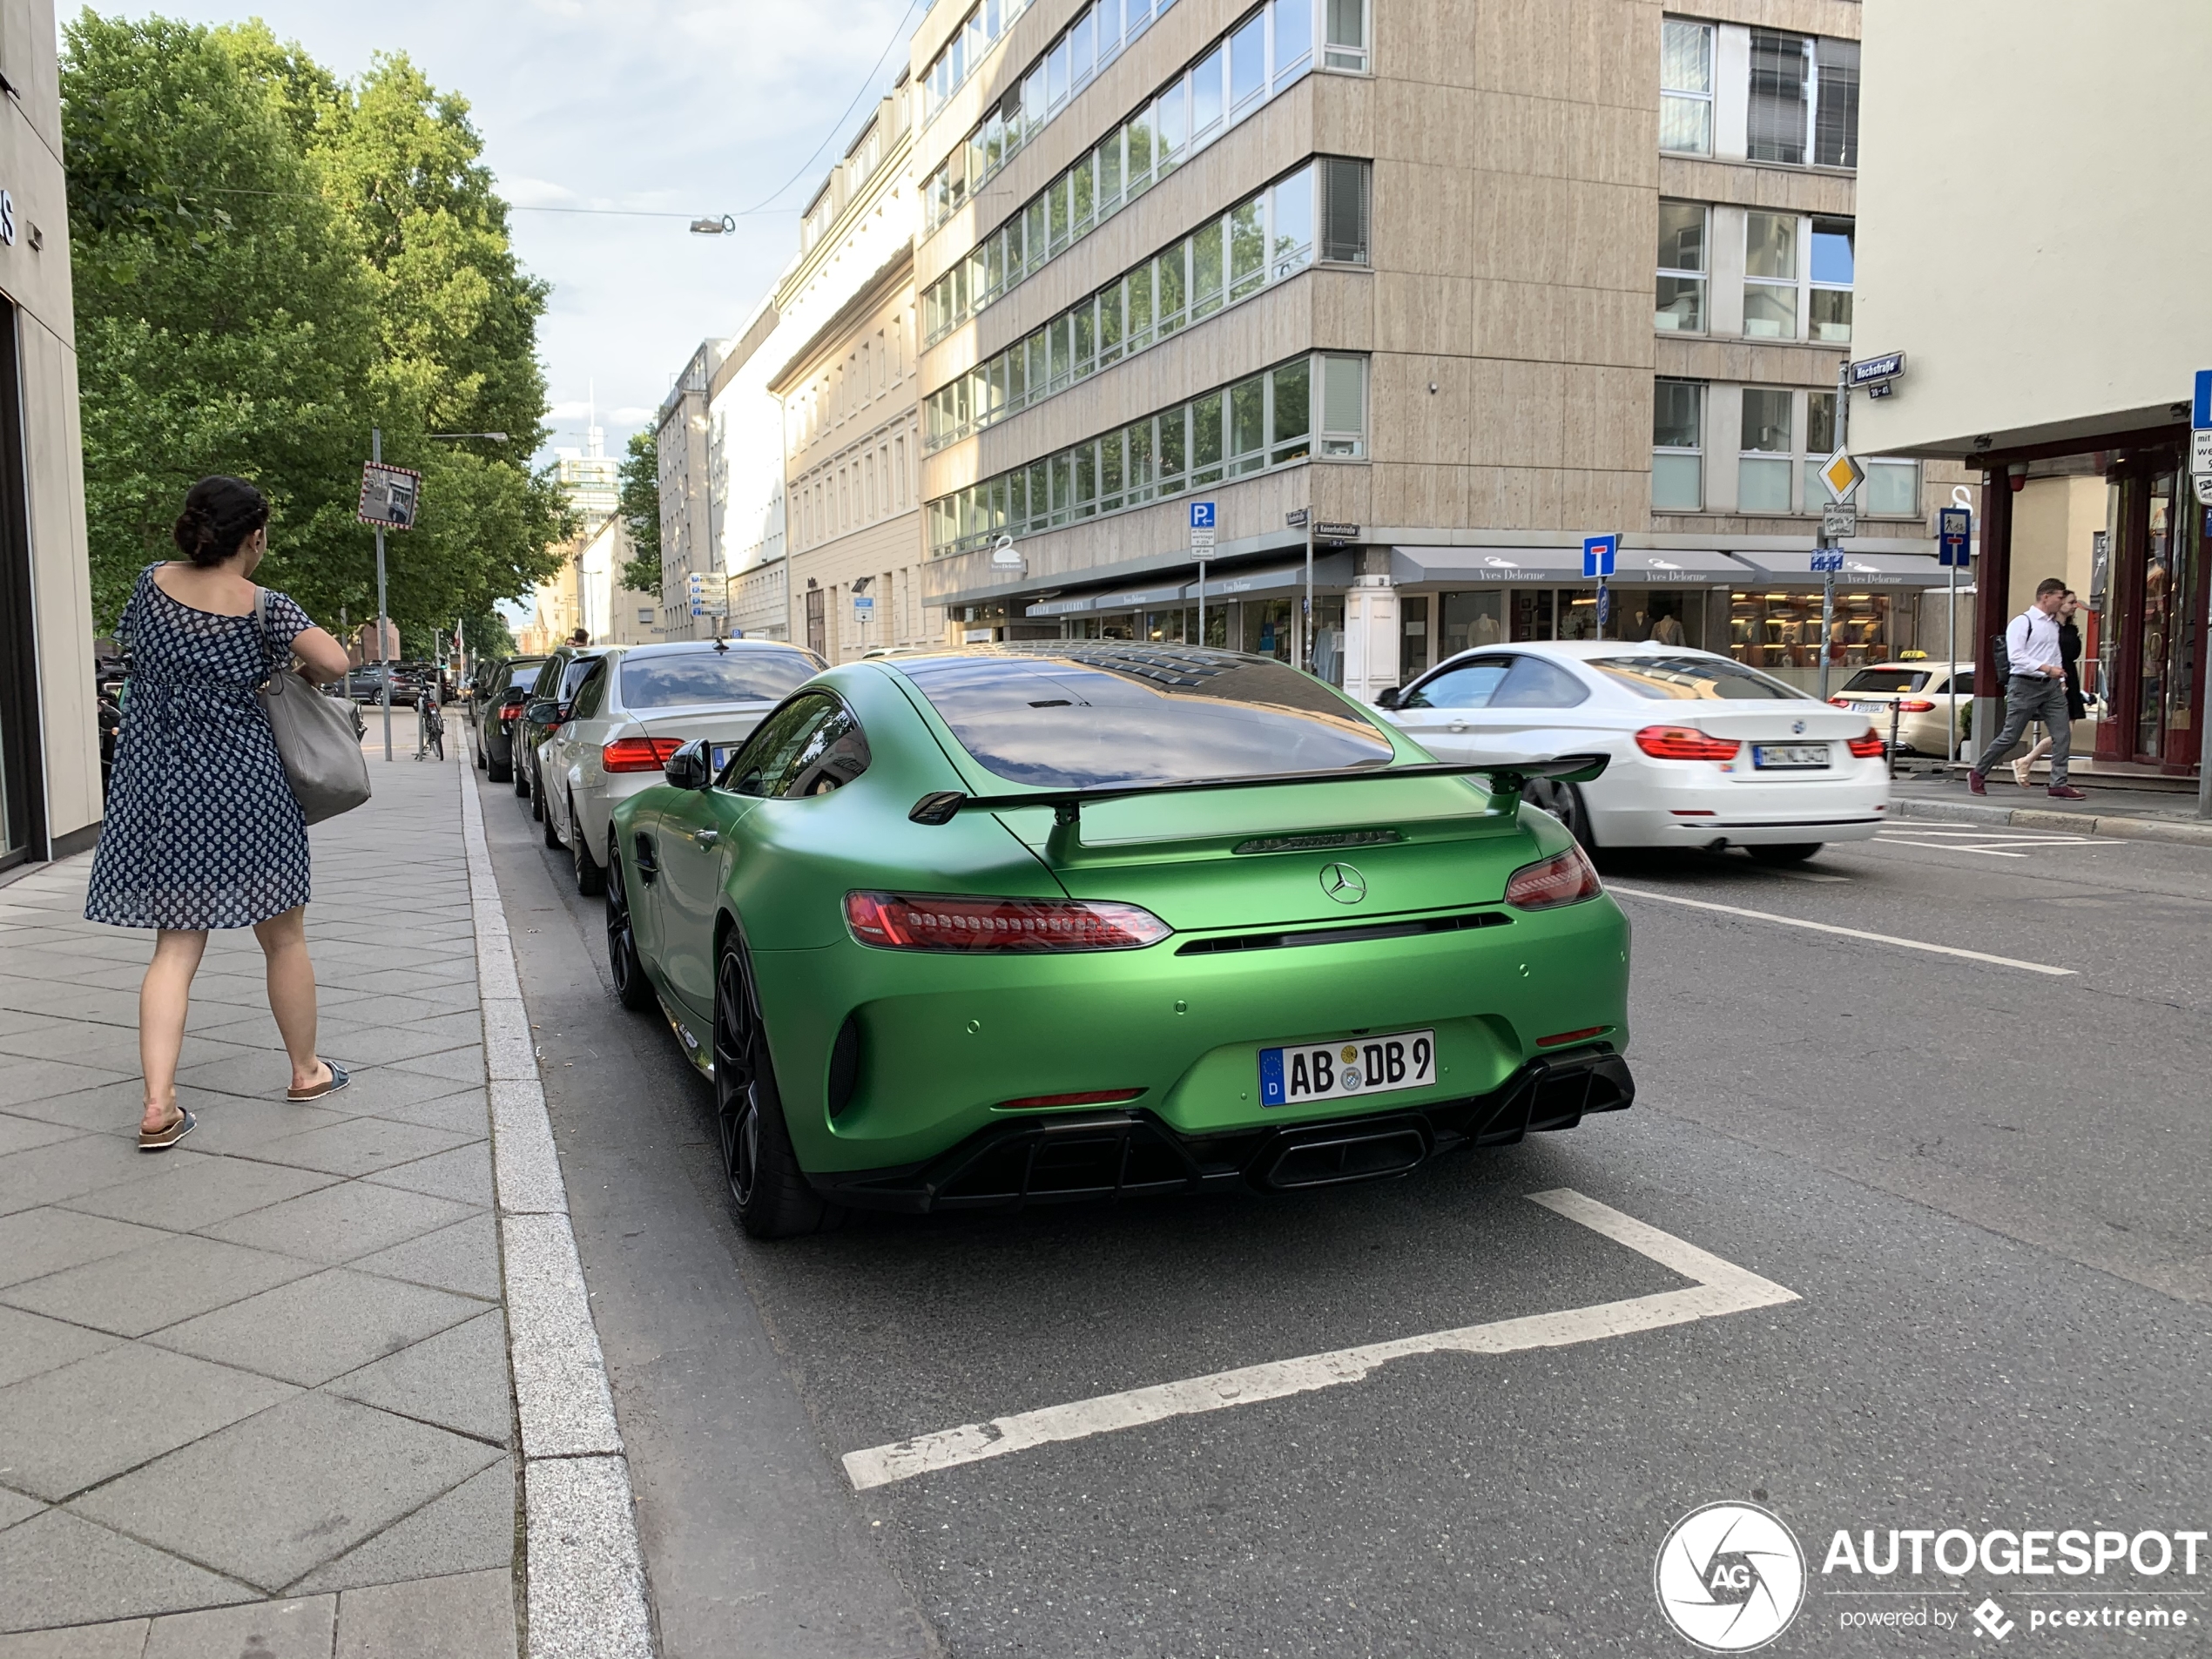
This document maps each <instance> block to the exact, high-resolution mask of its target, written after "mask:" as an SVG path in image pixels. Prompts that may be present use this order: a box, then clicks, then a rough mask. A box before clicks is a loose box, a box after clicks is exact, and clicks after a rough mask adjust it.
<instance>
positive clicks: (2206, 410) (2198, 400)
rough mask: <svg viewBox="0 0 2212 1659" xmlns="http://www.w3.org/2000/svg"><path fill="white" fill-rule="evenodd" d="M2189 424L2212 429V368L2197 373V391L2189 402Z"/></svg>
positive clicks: (2202, 369) (2201, 369)
mask: <svg viewBox="0 0 2212 1659" xmlns="http://www.w3.org/2000/svg"><path fill="white" fill-rule="evenodd" d="M2189 424H2190V425H2191V426H2193V427H2199V428H2202V427H2212V368H2200V369H2198V370H2197V371H2196V391H2195V395H2194V396H2192V397H2191V398H2190V400H2189Z"/></svg>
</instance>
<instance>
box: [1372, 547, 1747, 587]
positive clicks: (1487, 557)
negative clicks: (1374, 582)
mask: <svg viewBox="0 0 2212 1659" xmlns="http://www.w3.org/2000/svg"><path fill="white" fill-rule="evenodd" d="M1390 553H1391V559H1390V564H1391V578H1392V580H1393V581H1395V582H1397V583H1399V584H1400V585H1401V586H1402V585H1406V584H1408V583H1416V582H1440V583H1451V584H1453V585H1454V586H1458V587H1467V588H1501V587H1502V588H1521V587H1559V588H1581V587H1588V588H1594V587H1595V586H1596V585H1597V578H1596V577H1586V576H1584V575H1583V574H1582V550H1581V549H1580V548H1579V547H1393V549H1391V550H1390ZM1745 574H1746V572H1745V568H1744V567H1743V565H1741V564H1739V563H1737V562H1736V561H1735V560H1734V559H1732V558H1730V557H1729V556H1728V555H1727V554H1725V553H1715V552H1710V551H1707V550H1702V549H1701V550H1692V551H1689V552H1679V551H1659V550H1653V549H1649V548H1625V547H1624V548H1622V550H1620V552H1619V554H1618V555H1617V556H1615V561H1614V567H1613V577H1612V579H1613V582H1614V583H1615V585H1616V586H1626V587H1640V588H1653V587H1693V588H1723V587H1728V586H1730V585H1731V584H1733V583H1738V582H1741V581H1743V579H1744V577H1745Z"/></svg>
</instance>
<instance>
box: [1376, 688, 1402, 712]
mask: <svg viewBox="0 0 2212 1659" xmlns="http://www.w3.org/2000/svg"><path fill="white" fill-rule="evenodd" d="M1398 693H1399V687H1398V686H1395V685H1393V686H1390V687H1388V688H1387V689H1386V690H1384V691H1378V692H1376V693H1375V706H1376V707H1377V708H1379V709H1394V708H1396V707H1397V706H1398Z"/></svg>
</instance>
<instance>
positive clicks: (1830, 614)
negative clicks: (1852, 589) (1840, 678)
mask: <svg viewBox="0 0 2212 1659" xmlns="http://www.w3.org/2000/svg"><path fill="white" fill-rule="evenodd" d="M1835 630H1836V573H1835V571H1833V570H1824V571H1822V572H1821V575H1820V700H1821V701H1822V702H1824V703H1825V702H1826V701H1827V700H1828V658H1829V655H1830V653H1831V651H1832V650H1833V646H1832V645H1831V641H1832V640H1833V639H1834V637H1835Z"/></svg>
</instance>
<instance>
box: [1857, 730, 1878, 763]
mask: <svg viewBox="0 0 2212 1659" xmlns="http://www.w3.org/2000/svg"><path fill="white" fill-rule="evenodd" d="M1851 752H1852V753H1853V754H1855V755H1857V756H1858V758H1859V759H1861V760H1876V759H1880V758H1881V753H1882V740H1881V738H1878V737H1877V736H1875V735H1874V728H1873V727H1872V726H1871V725H1870V726H1868V727H1867V728H1866V735H1865V737H1863V738H1852V739H1851Z"/></svg>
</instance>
